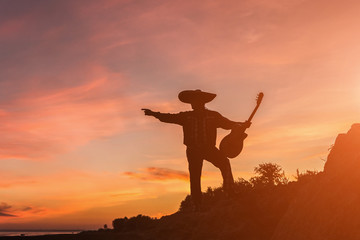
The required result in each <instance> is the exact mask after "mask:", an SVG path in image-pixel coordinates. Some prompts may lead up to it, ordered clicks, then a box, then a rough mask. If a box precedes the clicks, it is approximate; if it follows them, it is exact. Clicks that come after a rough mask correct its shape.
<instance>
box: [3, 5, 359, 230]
mask: <svg viewBox="0 0 360 240" xmlns="http://www.w3.org/2000/svg"><path fill="white" fill-rule="evenodd" d="M359 10H360V2H359V1H355V0H348V1H340V0H331V1H329V0H271V1H270V0H243V1H238V0H226V1H214V0H203V1H190V0H172V1H167V0H152V1H146V0H102V1H95V0H77V1H71V0H52V1H48V0H26V1H24V0H0V119H1V124H0V132H1V138H0V229H24V228H26V229H44V228H45V229H54V228H56V229H77V228H78V229H97V228H99V227H102V226H103V225H104V224H108V225H109V226H111V222H112V220H113V219H115V218H120V217H124V216H128V217H131V216H136V215H138V214H144V215H149V216H152V217H160V216H162V215H166V214H171V213H174V212H175V211H177V209H178V208H179V205H180V202H181V200H183V199H184V198H185V196H186V195H187V194H188V193H189V180H188V171H187V161H186V156H185V146H184V145H183V144H182V130H181V127H179V126H177V125H172V124H164V123H161V122H159V121H158V120H156V119H155V118H151V117H147V116H144V115H143V112H142V111H141V110H140V109H141V108H150V109H152V110H154V111H160V112H171V113H176V112H179V111H187V110H190V106H189V105H188V104H184V103H181V102H180V101H179V100H178V99H177V95H178V93H179V92H180V91H182V90H185V89H202V90H203V91H208V92H213V93H216V94H217V97H216V98H215V99H214V101H212V102H210V103H208V104H207V108H209V109H212V110H216V111H218V112H220V113H221V114H222V115H223V116H225V117H227V118H229V119H231V120H234V121H244V120H246V119H247V118H248V117H249V115H250V113H251V111H252V110H253V108H254V107H255V105H256V100H255V99H256V95H257V93H258V92H260V91H262V92H264V94H265V97H264V100H263V103H262V104H261V106H260V108H259V110H258V112H257V114H256V115H255V117H254V119H253V123H252V126H251V128H250V129H248V130H247V133H248V134H249V137H248V138H247V139H246V141H245V146H244V150H243V152H242V153H241V155H240V156H238V157H237V158H234V159H232V160H231V164H232V168H233V173H234V177H235V178H245V179H249V178H250V177H251V176H253V169H254V167H256V166H257V165H258V164H260V163H264V162H273V163H277V164H279V165H280V166H281V167H282V168H283V169H284V170H285V173H286V175H287V176H288V177H289V178H290V179H291V178H293V176H294V175H295V173H296V169H299V170H300V171H305V170H317V171H321V170H322V169H323V166H324V163H325V161H326V157H327V154H328V149H329V147H330V146H331V145H332V144H333V143H334V140H335V138H336V136H337V134H339V133H342V132H346V131H347V130H348V129H349V128H350V127H351V125H352V124H353V123H355V122H359V108H360V97H359V93H360V68H359V63H360V45H359V44H358V43H359V42H360V31H358V25H359V24H358V23H359V21H360V15H359V14H358V13H359ZM227 133H228V131H225V130H219V131H218V143H219V141H220V140H221V138H222V137H224V136H225V135H226V134H227ZM221 181H222V180H221V174H220V171H219V170H218V169H217V168H215V167H214V166H212V165H211V164H210V163H208V162H205V163H204V168H203V176H202V187H203V190H205V189H206V188H207V187H208V186H211V187H218V186H220V185H221Z"/></svg>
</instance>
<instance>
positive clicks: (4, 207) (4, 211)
mask: <svg viewBox="0 0 360 240" xmlns="http://www.w3.org/2000/svg"><path fill="white" fill-rule="evenodd" d="M11 208H12V207H11V206H10V205H9V204H7V203H4V202H2V203H0V217H16V215H13V214H11V213H10V212H11Z"/></svg>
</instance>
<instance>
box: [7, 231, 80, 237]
mask: <svg viewBox="0 0 360 240" xmlns="http://www.w3.org/2000/svg"><path fill="white" fill-rule="evenodd" d="M79 232H81V231H79V230H74V231H56V230H55V231H0V237H5V236H21V235H22V234H24V235H23V236H39V235H53V234H76V233H79Z"/></svg>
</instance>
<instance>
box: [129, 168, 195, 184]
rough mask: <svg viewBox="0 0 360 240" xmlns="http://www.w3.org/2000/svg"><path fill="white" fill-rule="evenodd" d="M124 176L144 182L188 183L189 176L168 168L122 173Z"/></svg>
mask: <svg viewBox="0 0 360 240" xmlns="http://www.w3.org/2000/svg"><path fill="white" fill-rule="evenodd" d="M124 175H125V176H128V177H131V178H135V179H140V180H144V181H164V180H165V181H166V180H181V181H188V179H189V175H188V173H186V172H184V171H179V170H173V169H169V168H157V167H148V168H146V169H144V170H142V171H140V172H124Z"/></svg>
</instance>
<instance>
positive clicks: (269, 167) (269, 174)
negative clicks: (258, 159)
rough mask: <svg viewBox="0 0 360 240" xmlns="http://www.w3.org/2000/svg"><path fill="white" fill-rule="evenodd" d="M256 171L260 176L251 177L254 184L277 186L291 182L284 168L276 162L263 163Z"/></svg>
mask: <svg viewBox="0 0 360 240" xmlns="http://www.w3.org/2000/svg"><path fill="white" fill-rule="evenodd" d="M254 172H255V173H256V174H258V175H259V176H255V177H252V178H250V182H251V183H252V184H253V186H259V185H260V186H275V185H281V184H287V183H288V182H289V180H288V179H287V178H286V176H285V172H284V170H283V169H282V168H281V166H280V165H278V164H276V163H261V164H259V166H258V167H255V168H254Z"/></svg>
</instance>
